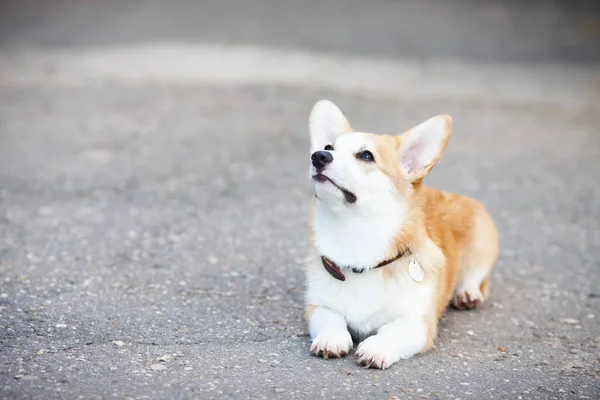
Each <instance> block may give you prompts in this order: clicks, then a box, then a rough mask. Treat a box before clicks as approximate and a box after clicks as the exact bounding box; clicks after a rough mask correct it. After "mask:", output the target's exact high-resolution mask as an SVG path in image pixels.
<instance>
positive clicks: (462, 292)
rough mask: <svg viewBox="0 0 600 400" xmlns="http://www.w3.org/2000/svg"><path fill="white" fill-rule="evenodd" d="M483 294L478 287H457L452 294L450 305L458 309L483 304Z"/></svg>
mask: <svg viewBox="0 0 600 400" xmlns="http://www.w3.org/2000/svg"><path fill="white" fill-rule="evenodd" d="M483 300H484V297H483V294H482V293H481V291H480V290H479V288H475V289H470V290H469V289H459V290H457V291H456V294H455V295H454V299H453V300H452V306H453V307H454V308H456V309H458V310H471V309H473V308H475V307H478V306H480V305H481V304H483Z"/></svg>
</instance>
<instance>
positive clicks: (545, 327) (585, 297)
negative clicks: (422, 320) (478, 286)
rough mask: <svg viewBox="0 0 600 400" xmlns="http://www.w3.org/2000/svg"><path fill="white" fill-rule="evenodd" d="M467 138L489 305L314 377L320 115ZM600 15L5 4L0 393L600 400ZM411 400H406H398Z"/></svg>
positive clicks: (444, 179) (337, 1)
mask: <svg viewBox="0 0 600 400" xmlns="http://www.w3.org/2000/svg"><path fill="white" fill-rule="evenodd" d="M322 98H328V99H330V100H332V101H334V102H335V103H336V104H338V105H339V106H340V107H341V109H342V110H343V111H344V112H345V114H346V115H347V116H348V117H349V119H350V122H351V123H352V124H353V127H354V128H355V129H357V130H363V131H371V132H378V133H390V132H401V131H404V130H406V129H408V128H410V127H411V126H413V125H416V124H418V123H419V122H421V121H422V120H424V119H426V118H429V117H431V116H433V115H435V114H440V113H447V114H451V115H452V116H453V118H454V134H453V137H452V139H451V141H450V144H449V146H448V150H447V152H446V155H445V157H444V160H443V162H442V163H441V164H440V165H439V166H438V167H437V168H436V169H435V170H434V172H433V173H432V175H431V176H430V177H429V178H428V183H429V184H431V185H434V186H437V187H440V188H442V189H446V190H450V191H454V192H459V193H462V194H466V195H471V196H474V197H476V198H478V199H479V200H481V201H482V202H483V203H484V204H485V205H486V206H487V207H488V209H489V210H490V212H491V213H492V215H493V216H494V218H495V219H496V221H497V224H498V228H499V231H500V236H501V256H500V260H499V261H498V266H497V268H496V269H495V271H494V275H493V278H492V287H493V294H492V297H491V299H490V301H489V302H487V303H486V305H485V306H484V307H483V309H481V310H477V311H474V312H469V313H460V312H452V311H450V312H449V313H448V314H447V315H446V316H445V317H444V320H443V321H442V324H441V330H440V338H439V341H438V343H437V348H436V349H435V350H434V351H433V352H431V353H429V354H427V355H425V356H422V357H417V358H414V359H412V360H408V361H406V362H403V363H399V364H398V365H396V366H394V367H393V368H392V369H390V370H389V371H386V372H385V373H378V372H376V371H365V370H363V369H361V368H359V367H358V366H356V365H355V363H354V362H353V360H352V359H344V360H338V361H332V360H329V361H323V360H319V359H316V358H314V357H310V355H309V352H308V347H309V339H308V337H307V334H306V329H305V327H304V322H303V319H302V318H303V304H302V302H303V298H302V290H303V275H302V269H301V268H302V261H303V258H304V256H305V254H306V252H307V250H308V245H309V243H308V237H307V215H308V214H307V210H308V207H309V204H310V200H311V195H310V187H309V181H308V173H307V172H308V162H309V154H308V133H307V117H308V113H309V112H310V109H311V107H312V106H313V104H314V103H315V102H316V101H317V100H319V99H322ZM599 127H600V3H599V2H594V1H566V0H564V1H558V0H547V1H533V0H530V1H525V0H521V1H517V0H512V1H510V0H503V1H501V0H491V1H485V2H484V1H476V0H451V1H450V0H447V1H442V0H437V1H435V0H419V1H417V0H415V1H400V0H398V1H393V0H373V1H364V0H363V1H358V0H322V1H313V0H307V1H292V0H280V1H275V0H245V1H231V0H222V1H218V2H217V1H213V2H210V1H191V0H189V1H183V0H173V1H159V0H137V1H117V0H103V1H100V0H79V1H71V0H38V1H30V0H21V1H10V0H5V1H3V2H2V4H1V5H0V279H1V281H0V327H1V328H2V329H0V397H2V398H90V399H91V398H148V397H152V398H214V397H216V396H219V397H224V398H269V399H270V398H276V397H281V398H316V397H317V396H324V397H328V398H335V397H336V396H337V397H347V396H352V395H357V394H360V397H366V396H372V397H375V398H404V397H406V398H449V397H454V398H496V399H503V398H518V397H522V398H540V399H545V398H561V399H562V398H578V399H579V398H581V399H584V398H597V396H598V394H599V393H600V385H599V382H600V381H599V377H600V367H599V363H598V362H599V360H598V349H599V348H600V324H599V323H598V318H600V313H599V311H598V310H599V309H600V304H599V302H600V300H599V299H600V290H599V289H598V288H599V287H600V272H599V271H600V264H599V261H598V260H600V211H599V209H598V204H600V161H599V160H600V154H599V153H600V138H599V136H598V128H599ZM393 396H404V397H393Z"/></svg>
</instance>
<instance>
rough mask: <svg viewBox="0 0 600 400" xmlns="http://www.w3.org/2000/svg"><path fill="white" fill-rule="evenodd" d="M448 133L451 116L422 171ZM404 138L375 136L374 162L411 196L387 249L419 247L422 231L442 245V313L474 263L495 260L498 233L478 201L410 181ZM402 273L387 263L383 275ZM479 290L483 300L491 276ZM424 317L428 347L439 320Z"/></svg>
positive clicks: (438, 309) (439, 310)
mask: <svg viewBox="0 0 600 400" xmlns="http://www.w3.org/2000/svg"><path fill="white" fill-rule="evenodd" d="M451 132H452V120H451V119H450V118H449V117H448V120H447V125H446V142H445V143H444V146H443V147H442V148H441V151H440V153H439V154H438V156H437V157H436V159H435V162H434V163H432V164H431V166H430V167H429V168H428V169H427V170H426V171H424V172H423V175H424V176H425V175H427V174H428V173H429V172H430V170H431V169H432V168H433V167H434V166H435V164H436V163H437V162H438V161H439V160H440V159H441V157H442V154H443V152H444V150H445V148H446V144H447V140H448V139H449V137H450V135H451ZM402 137H403V136H387V135H386V136H380V135H373V140H374V141H376V143H377V144H378V145H377V151H376V152H377V159H378V167H379V168H380V169H381V170H382V171H383V172H384V173H385V174H387V175H388V176H389V177H390V178H391V179H392V181H393V182H394V184H395V185H396V188H397V189H398V192H399V193H400V194H401V195H402V197H403V198H405V199H411V205H410V207H409V216H408V218H407V219H406V221H405V223H404V225H403V228H402V230H401V232H400V233H399V235H398V236H397V238H396V240H395V246H393V248H392V249H390V252H389V254H390V256H392V255H393V254H397V252H398V251H399V250H400V249H404V248H414V247H415V246H418V244H419V243H420V242H421V241H422V239H423V236H424V235H426V236H427V237H429V239H431V240H432V241H433V242H434V243H435V244H436V245H437V246H438V247H439V248H440V249H441V251H442V253H443V255H444V259H445V265H443V266H439V267H438V268H434V269H432V270H431V272H433V273H435V275H436V278H437V279H438V282H439V288H438V296H437V301H436V313H437V316H438V318H440V317H441V316H442V315H443V313H444V311H445V310H446V308H447V306H448V304H449V302H450V301H451V300H452V298H453V297H454V294H455V291H456V285H457V282H459V280H460V279H461V278H462V277H463V276H465V275H466V274H467V273H468V272H470V271H471V270H473V269H474V268H479V267H486V266H491V265H493V264H494V263H495V262H496V259H497V257H498V234H497V230H496V227H495V225H494V222H493V221H492V218H491V217H490V215H489V214H488V212H487V211H486V210H485V208H484V207H483V205H482V204H481V203H479V202H478V201H476V200H474V199H472V198H469V197H465V196H460V195H457V194H453V193H447V192H444V191H441V190H438V189H434V188H431V187H427V186H425V185H424V184H423V179H422V178H419V179H417V180H416V181H413V182H411V181H410V177H408V176H406V175H405V174H404V173H403V172H402V170H401V169H400V168H399V165H400V156H399V155H398V154H399V152H398V148H400V149H401V148H402V145H403V143H402ZM400 154H401V152H400ZM490 269H491V268H490ZM400 272H401V271H399V270H398V269H396V268H388V269H387V270H385V271H384V273H383V276H384V277H386V278H387V279H393V278H394V277H395V276H396V274H397V273H400ZM402 273H405V272H402ZM480 290H481V292H482V294H483V296H484V299H486V298H487V296H488V295H489V277H488V278H486V279H485V280H484V281H483V282H482V283H481V287H480ZM455 305H456V306H460V304H455ZM426 322H427V325H428V326H429V334H430V337H429V338H428V345H427V348H430V347H431V346H432V345H433V340H434V339H435V336H436V333H437V321H436V320H431V321H426Z"/></svg>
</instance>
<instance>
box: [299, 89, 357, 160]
mask: <svg viewBox="0 0 600 400" xmlns="http://www.w3.org/2000/svg"><path fill="white" fill-rule="evenodd" d="M308 129H309V132H310V149H311V153H312V152H314V151H317V150H323V149H324V148H325V146H327V145H328V144H333V143H334V142H335V139H337V137H338V136H340V135H342V134H344V133H346V132H352V128H351V127H350V124H349V123H348V120H347V119H346V117H345V116H344V114H342V112H341V111H340V109H339V108H338V107H337V106H336V105H335V104H333V103H332V102H331V101H329V100H320V101H318V102H317V104H315V105H314V107H313V109H312V111H311V112H310V117H309V118H308Z"/></svg>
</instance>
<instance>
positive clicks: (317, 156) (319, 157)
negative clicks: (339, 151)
mask: <svg viewBox="0 0 600 400" xmlns="http://www.w3.org/2000/svg"><path fill="white" fill-rule="evenodd" d="M310 159H311V160H312V165H314V166H315V168H317V169H323V168H325V166H326V165H327V164H329V163H330V162H332V161H333V155H332V154H331V153H330V152H328V151H324V150H319V151H315V152H314V153H313V155H312V156H310Z"/></svg>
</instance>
